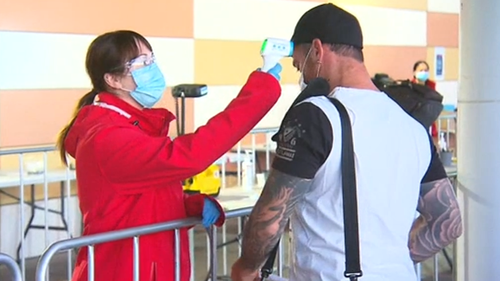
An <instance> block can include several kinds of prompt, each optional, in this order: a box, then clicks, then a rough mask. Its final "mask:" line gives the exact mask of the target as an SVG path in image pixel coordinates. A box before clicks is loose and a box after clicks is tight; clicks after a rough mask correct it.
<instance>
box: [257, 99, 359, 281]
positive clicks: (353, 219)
mask: <svg viewBox="0 0 500 281" xmlns="http://www.w3.org/2000/svg"><path fill="white" fill-rule="evenodd" d="M328 99H329V100H330V101H331V102H332V103H333V105H334V106H335V107H336V108H337V111H338V112H339V115H340V123H341V127H342V153H341V169H342V199H343V201H344V204H343V205H344V240H345V242H344V243H345V266H346V270H345V272H344V276H345V277H346V278H349V279H350V280H351V281H356V280H358V278H359V277H361V276H363V272H362V271H361V264H360V259H359V229H358V198H357V194H356V191H357V187H356V167H355V163H354V146H353V141H352V128H351V119H350V118H349V114H348V113H347V110H346V108H345V107H344V105H343V104H342V103H341V102H340V101H339V100H337V99H335V98H328ZM278 247H279V241H278V243H277V244H276V246H275V247H274V248H273V250H272V251H271V253H270V254H269V257H268V259H267V261H266V263H265V264H264V266H263V267H262V269H261V280H264V279H265V278H267V277H269V275H271V273H272V272H273V267H274V260H275V258H276V253H277V251H278Z"/></svg>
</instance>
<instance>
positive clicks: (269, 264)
mask: <svg viewBox="0 0 500 281" xmlns="http://www.w3.org/2000/svg"><path fill="white" fill-rule="evenodd" d="M279 245H280V240H278V243H276V246H274V248H273V249H272V250H271V253H269V257H268V258H267V260H266V263H265V264H264V266H263V267H262V268H261V269H260V276H261V278H260V280H261V281H263V280H265V279H266V278H267V277H269V275H271V274H272V273H273V267H274V260H275V259H276V253H277V252H278V249H279Z"/></svg>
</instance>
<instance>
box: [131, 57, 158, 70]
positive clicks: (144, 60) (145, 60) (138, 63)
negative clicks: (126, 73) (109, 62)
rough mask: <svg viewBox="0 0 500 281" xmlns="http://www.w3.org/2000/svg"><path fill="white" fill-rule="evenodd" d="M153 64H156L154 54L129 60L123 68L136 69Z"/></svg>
mask: <svg viewBox="0 0 500 281" xmlns="http://www.w3.org/2000/svg"><path fill="white" fill-rule="evenodd" d="M154 62H156V57H155V55H154V54H151V56H148V55H145V54H144V55H140V56H138V57H136V58H134V59H131V60H130V61H129V62H127V63H125V67H126V68H127V69H137V68H141V67H144V66H148V65H150V64H153V63H154Z"/></svg>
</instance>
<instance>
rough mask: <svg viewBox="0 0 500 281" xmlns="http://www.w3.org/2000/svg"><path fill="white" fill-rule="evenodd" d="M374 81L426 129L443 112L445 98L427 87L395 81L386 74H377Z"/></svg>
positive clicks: (407, 81)
mask: <svg viewBox="0 0 500 281" xmlns="http://www.w3.org/2000/svg"><path fill="white" fill-rule="evenodd" d="M372 81H373V83H374V84H375V85H376V86H377V88H379V90H381V91H383V92H385V93H386V94H387V96H389V97H390V98H391V99H392V100H393V101H395V102H396V103H397V104H398V105H399V106H400V107H401V108H402V109H403V110H404V111H406V113H408V114H409V115H411V116H412V117H413V118H415V119H416V120H417V121H418V122H420V123H421V124H422V125H423V126H424V127H425V128H429V127H430V126H432V123H434V122H435V121H436V120H437V119H438V117H439V115H440V114H441V111H442V110H443V96H442V95H441V94H439V93H438V92H437V91H435V90H433V89H431V88H429V87H427V86H425V85H420V84H416V83H412V82H411V81H410V80H393V79H391V78H390V77H389V76H388V75H387V74H384V73H378V74H375V77H374V78H372Z"/></svg>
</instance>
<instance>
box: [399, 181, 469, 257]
mask: <svg viewBox="0 0 500 281" xmlns="http://www.w3.org/2000/svg"><path fill="white" fill-rule="evenodd" d="M417 210H418V211H419V212H420V214H421V215H420V217H419V218H418V219H417V220H415V222H414V223H413V226H412V229H411V232H410V241H409V248H410V255H411V258H412V259H413V261H414V262H415V263H418V262H421V261H424V260H426V259H428V258H430V257H432V256H434V255H435V254H436V253H438V252H439V251H441V250H442V249H443V248H445V247H446V246H448V245H449V244H451V243H452V242H453V241H455V240H456V239H457V238H458V237H460V235H461V234H462V218H461V215H460V209H459V207H458V202H457V199H456V197H455V193H454V191H453V186H452V184H451V182H450V180H449V179H448V178H443V179H439V180H435V181H431V182H427V183H423V184H422V185H421V187H420V198H419V202H418V207H417Z"/></svg>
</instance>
